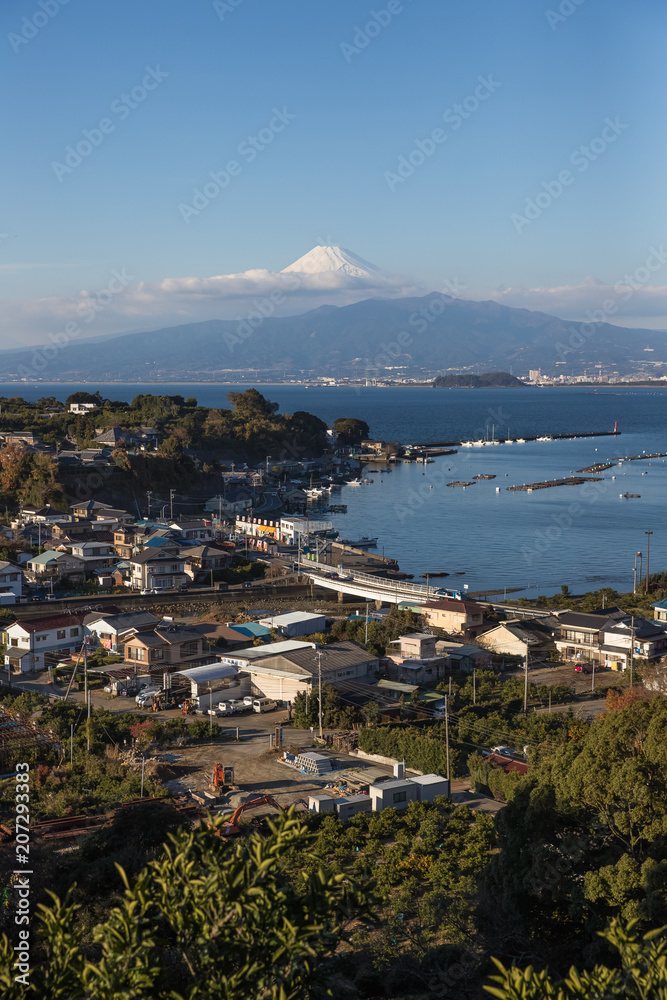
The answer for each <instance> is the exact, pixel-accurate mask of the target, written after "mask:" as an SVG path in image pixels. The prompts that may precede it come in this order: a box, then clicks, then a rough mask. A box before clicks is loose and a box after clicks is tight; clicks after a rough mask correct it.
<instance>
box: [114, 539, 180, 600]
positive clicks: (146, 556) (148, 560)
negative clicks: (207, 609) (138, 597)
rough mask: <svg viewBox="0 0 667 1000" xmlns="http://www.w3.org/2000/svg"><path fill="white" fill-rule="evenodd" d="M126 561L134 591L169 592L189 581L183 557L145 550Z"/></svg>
mask: <svg viewBox="0 0 667 1000" xmlns="http://www.w3.org/2000/svg"><path fill="white" fill-rule="evenodd" d="M125 561H126V562H127V563H128V566H129V573H128V579H129V585H130V587H131V589H132V590H169V589H171V588H172V587H180V586H182V585H183V584H184V583H187V582H188V579H189V578H188V577H187V576H186V573H185V560H184V558H183V556H179V555H169V554H164V553H162V552H160V550H159V549H150V548H148V549H144V550H143V551H142V552H138V553H137V554H136V555H133V556H131V558H129V559H127V560H125Z"/></svg>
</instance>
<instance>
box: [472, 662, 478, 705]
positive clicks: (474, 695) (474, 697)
mask: <svg viewBox="0 0 667 1000" xmlns="http://www.w3.org/2000/svg"><path fill="white" fill-rule="evenodd" d="M475 674H476V671H475V668H474V667H473V668H472V703H473V705H476V704H477V678H476V676H475Z"/></svg>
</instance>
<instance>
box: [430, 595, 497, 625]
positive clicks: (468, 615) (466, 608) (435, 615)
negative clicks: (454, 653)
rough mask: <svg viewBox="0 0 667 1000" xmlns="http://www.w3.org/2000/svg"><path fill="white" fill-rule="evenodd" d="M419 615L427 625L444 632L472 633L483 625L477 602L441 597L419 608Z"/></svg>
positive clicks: (482, 614)
mask: <svg viewBox="0 0 667 1000" xmlns="http://www.w3.org/2000/svg"><path fill="white" fill-rule="evenodd" d="M421 614H422V615H423V617H424V619H425V621H426V622H427V624H428V625H432V626H433V627H434V628H441V629H443V631H445V632H473V631H476V630H478V629H481V628H482V627H483V624H484V609H483V608H482V605H481V604H478V603H477V601H469V600H466V599H458V598H456V597H443V598H440V599H439V600H437V601H428V602H427V603H426V604H422V606H421Z"/></svg>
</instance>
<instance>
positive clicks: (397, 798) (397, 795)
mask: <svg viewBox="0 0 667 1000" xmlns="http://www.w3.org/2000/svg"><path fill="white" fill-rule="evenodd" d="M407 797H408V793H407V792H394V798H393V801H394V802H405V800H406V799H407Z"/></svg>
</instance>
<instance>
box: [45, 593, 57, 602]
mask: <svg viewBox="0 0 667 1000" xmlns="http://www.w3.org/2000/svg"><path fill="white" fill-rule="evenodd" d="M59 599H60V598H58V597H56V595H55V594H47V595H46V597H45V598H44V600H45V601H58V600H59Z"/></svg>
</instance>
